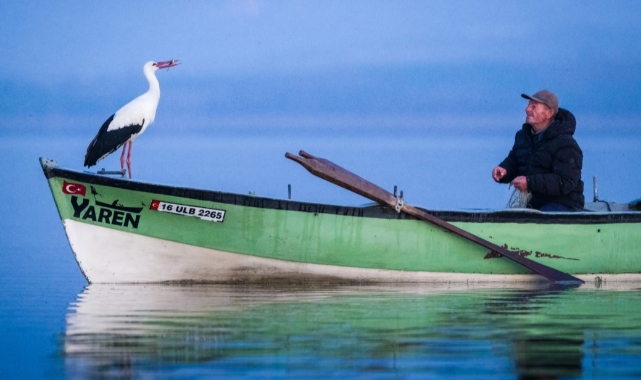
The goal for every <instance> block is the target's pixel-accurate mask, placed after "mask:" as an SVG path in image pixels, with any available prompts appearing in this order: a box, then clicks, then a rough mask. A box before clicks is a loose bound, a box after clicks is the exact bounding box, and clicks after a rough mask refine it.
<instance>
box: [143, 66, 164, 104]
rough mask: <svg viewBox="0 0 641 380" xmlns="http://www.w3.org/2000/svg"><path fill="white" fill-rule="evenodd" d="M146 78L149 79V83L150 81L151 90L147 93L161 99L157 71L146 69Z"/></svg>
mask: <svg viewBox="0 0 641 380" xmlns="http://www.w3.org/2000/svg"><path fill="white" fill-rule="evenodd" d="M145 77H147V81H149V90H148V91H147V93H149V94H151V95H154V96H155V97H157V98H160V84H159V83H158V78H156V73H155V70H153V69H149V70H147V69H146V68H145Z"/></svg>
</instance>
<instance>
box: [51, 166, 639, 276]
mask: <svg viewBox="0 0 641 380" xmlns="http://www.w3.org/2000/svg"><path fill="white" fill-rule="evenodd" d="M43 169H44V171H45V175H46V176H47V178H48V181H49V186H50V188H51V191H52V194H53V197H54V200H55V202H56V205H57V208H58V211H59V213H60V218H61V220H62V222H63V225H64V227H65V231H66V233H67V237H68V239H69V242H70V245H71V247H72V250H73V252H74V254H75V256H76V259H77V261H78V264H79V266H80V268H81V270H82V272H83V273H84V275H85V276H86V278H87V280H88V281H89V282H92V283H96V282H264V281H291V282H307V281H341V282H351V281H354V282H361V283H362V282H461V281H474V282H477V281H492V282H494V281H500V282H502V281H545V279H543V278H542V277H540V276H537V275H533V274H531V273H530V272H529V271H528V270H527V269H525V268H523V267H521V266H519V265H518V264H516V263H514V262H512V261H510V260H507V259H505V258H503V257H501V256H500V255H497V254H494V253H492V252H488V250H487V249H485V248H483V247H480V246H477V245H475V244H474V243H472V242H469V241H467V240H464V239H462V238H460V237H458V236H456V235H453V234H451V233H448V232H445V231H443V230H441V229H440V228H438V227H435V226H432V225H429V224H426V223H425V222H422V221H420V220H416V219H415V218H412V217H410V216H407V215H404V214H397V213H396V212H394V211H393V210H389V209H387V208H383V207H381V206H369V207H344V206H333V205H322V204H312V203H304V202H295V201H287V200H278V199H269V198H261V197H254V196H246V195H239V194H229V193H221V192H215V191H206V190H198V189H189V188H178V187H171V186H163V185H155V184H149V183H142V182H136V181H130V180H124V179H115V178H109V177H104V176H99V175H94V174H89V173H79V172H75V171H70V170H65V169H61V168H58V167H57V166H56V165H55V163H52V162H50V161H43ZM430 212H432V211H430ZM433 213H434V214H435V215H438V216H439V217H440V218H442V219H444V220H447V221H449V222H450V223H452V224H454V225H456V226H458V227H460V228H462V229H464V230H466V231H469V232H471V233H473V234H476V235H478V236H480V237H482V238H484V239H487V240H489V241H492V242H493V243H495V244H497V245H500V246H505V247H507V248H508V249H511V250H515V251H518V252H519V253H520V254H522V255H524V256H527V257H528V258H530V259H532V260H536V261H539V262H541V263H542V264H545V265H548V266H551V267H554V268H556V269H558V270H561V271H564V272H568V273H570V274H573V275H575V276H577V277H579V278H582V279H584V280H590V281H591V280H594V279H595V278H596V277H598V278H599V279H606V280H609V281H617V280H618V281H636V280H639V279H641V260H638V259H637V258H638V256H639V255H638V248H636V247H638V246H639V244H640V243H641V229H640V228H639V227H640V226H641V213H639V212H617V213H561V214H544V213H539V212H531V211H526V210H521V211H506V210H502V211H495V212H489V211H482V212H479V211H474V212H467V211H460V212H457V211H440V212H436V211H433Z"/></svg>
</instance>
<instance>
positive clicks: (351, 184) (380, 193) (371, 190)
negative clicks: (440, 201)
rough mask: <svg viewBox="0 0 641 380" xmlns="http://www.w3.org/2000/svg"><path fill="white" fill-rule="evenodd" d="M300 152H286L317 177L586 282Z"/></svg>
mask: <svg viewBox="0 0 641 380" xmlns="http://www.w3.org/2000/svg"><path fill="white" fill-rule="evenodd" d="M299 154H300V155H301V157H298V156H296V155H293V154H291V153H286V154H285V157H287V158H289V159H291V160H293V161H296V162H298V163H299V164H301V165H302V166H303V167H305V169H307V170H308V171H309V172H310V173H312V174H313V175H315V176H317V177H320V178H323V179H325V180H327V181H329V182H332V183H334V184H336V185H338V186H340V187H343V188H345V189H347V190H350V191H353V192H355V193H357V194H360V195H362V196H364V197H365V198H368V199H371V200H373V201H375V202H378V203H380V204H382V205H387V206H390V207H392V208H395V209H396V210H397V211H399V212H400V211H403V212H406V213H408V214H410V215H412V216H414V217H416V218H418V219H420V220H423V221H425V222H428V223H431V224H433V225H436V226H438V227H440V228H442V229H444V230H446V231H449V232H452V233H454V234H456V235H458V236H460V237H462V238H464V239H467V240H469V241H471V242H474V243H476V244H478V245H480V246H482V247H485V248H487V249H489V250H491V251H493V252H496V253H498V254H501V255H503V256H505V257H507V258H508V259H510V260H512V261H514V262H516V263H518V264H521V265H523V266H524V267H526V268H528V269H530V270H532V271H533V272H535V273H538V274H540V275H542V276H543V277H545V278H547V279H549V280H550V281H552V282H553V283H555V284H563V285H575V284H582V283H583V280H581V279H578V278H576V277H574V276H571V275H569V274H567V273H564V272H561V271H558V270H556V269H554V268H551V267H548V266H546V265H543V264H541V263H538V262H536V261H533V260H530V259H528V258H526V257H524V256H521V255H519V254H518V253H517V252H512V251H509V250H507V249H505V248H503V247H500V246H498V245H496V244H494V243H492V242H489V241H487V240H485V239H483V238H481V237H479V236H476V235H474V234H471V233H469V232H467V231H465V230H462V229H460V228H458V227H456V226H454V225H452V224H450V223H448V222H446V221H444V220H442V219H440V218H437V217H436V216H434V215H431V214H428V213H427V212H425V211H423V210H420V209H418V208H416V207H413V206H411V205H408V204H406V203H404V202H403V200H402V199H399V198H397V197H396V196H394V195H392V194H391V193H390V192H389V191H387V190H385V189H383V188H381V187H379V186H377V185H374V184H373V183H371V182H369V181H367V180H365V179H363V178H361V177H359V176H357V175H356V174H354V173H352V172H350V171H348V170H346V169H343V168H342V167H340V166H338V165H336V164H334V163H333V162H331V161H329V160H326V159H323V158H318V157H314V156H312V155H311V154H309V153H306V152H304V151H302V150H301V151H300V152H299Z"/></svg>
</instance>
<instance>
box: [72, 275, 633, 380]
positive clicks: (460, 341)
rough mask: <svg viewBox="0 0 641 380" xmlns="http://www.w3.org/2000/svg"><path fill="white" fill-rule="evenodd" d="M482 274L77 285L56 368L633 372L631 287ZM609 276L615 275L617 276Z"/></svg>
mask: <svg viewBox="0 0 641 380" xmlns="http://www.w3.org/2000/svg"><path fill="white" fill-rule="evenodd" d="M528 286H529V287H526V285H522V286H521V287H520V288H514V287H513V286H512V287H507V286H505V287H498V288H496V287H492V285H482V286H480V287H479V286H474V287H468V286H465V285H440V286H433V285H431V286H428V285H416V286H415V285H412V286H384V287H379V286H363V287H355V286H349V287H303V288H300V287H298V288H293V287H291V286H289V287H284V286H283V287H278V286H262V287H261V286H251V287H241V286H222V285H89V286H88V287H87V288H86V289H85V290H84V291H83V292H82V293H80V294H79V295H78V299H77V301H76V302H74V303H72V304H71V305H70V308H69V314H68V316H67V327H66V331H65V334H64V350H63V351H64V355H65V363H66V370H67V374H68V375H69V376H70V377H81V378H98V377H100V378H102V377H119V378H128V377H135V378H139V377H190V378H194V377H195V378H198V377H215V376H228V377H264V378H279V377H280V378H282V377H291V378H327V377H334V378H336V377H339V378H359V377H360V378H372V377H378V378H388V377H399V376H400V377H436V378H438V377H457V376H458V377H468V378H469V377H474V378H497V377H499V376H503V377H510V378H513V377H518V378H557V377H596V378H602V377H608V376H616V377H618V378H635V377H639V376H641V370H640V369H639V366H638V364H637V363H639V362H640V361H641V324H639V323H638V320H639V315H640V314H641V313H640V312H641V292H639V291H638V290H634V289H608V288H607V287H601V288H598V287H596V286H593V285H590V286H582V287H580V288H571V289H559V288H550V287H547V286H545V285H536V286H535V285H528ZM618 286H620V285H618Z"/></svg>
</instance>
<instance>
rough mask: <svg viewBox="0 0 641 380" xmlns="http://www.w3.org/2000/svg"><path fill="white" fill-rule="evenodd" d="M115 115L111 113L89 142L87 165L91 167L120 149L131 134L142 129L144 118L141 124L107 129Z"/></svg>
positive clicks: (86, 156) (86, 157)
mask: <svg viewBox="0 0 641 380" xmlns="http://www.w3.org/2000/svg"><path fill="white" fill-rule="evenodd" d="M114 116H115V114H114V115H111V117H110V118H109V119H107V121H105V122H104V124H102V127H100V130H99V131H98V134H97V135H96V137H94V138H93V140H91V143H89V146H88V147H87V154H85V166H86V167H88V168H90V167H92V166H94V165H95V164H96V163H97V162H98V161H100V160H102V159H103V158H105V157H106V156H108V155H109V154H111V153H113V152H115V151H116V150H118V148H120V147H121V146H122V144H124V143H125V142H126V141H127V140H129V139H130V138H131V136H133V135H135V134H137V133H139V132H140V131H141V130H142V126H143V124H144V120H143V122H142V123H141V124H132V125H128V126H126V127H122V128H117V129H113V130H111V131H107V128H109V124H111V122H112V121H113V119H114Z"/></svg>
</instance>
